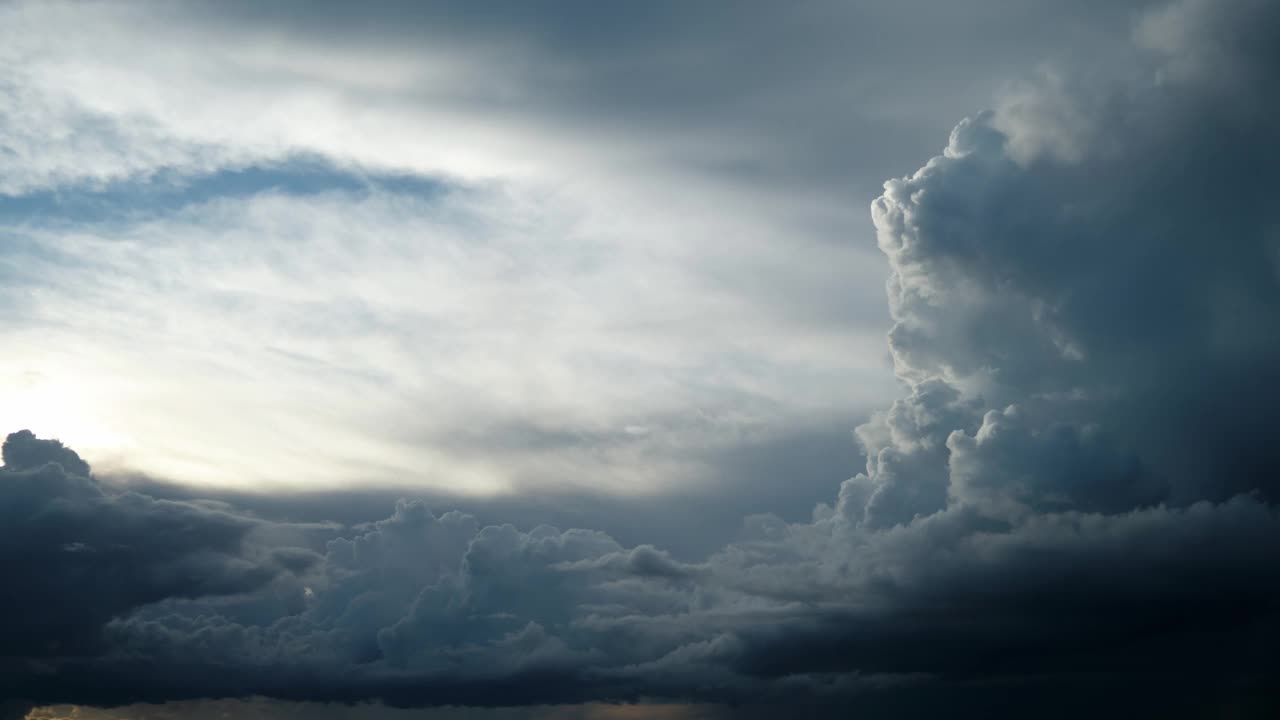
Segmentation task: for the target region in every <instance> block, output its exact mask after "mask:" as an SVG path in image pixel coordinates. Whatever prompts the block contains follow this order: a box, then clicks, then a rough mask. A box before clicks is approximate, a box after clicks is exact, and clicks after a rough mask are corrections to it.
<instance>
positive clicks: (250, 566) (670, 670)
mask: <svg viewBox="0 0 1280 720" xmlns="http://www.w3.org/2000/svg"><path fill="white" fill-rule="evenodd" d="M1278 33H1280V8H1277V6H1275V5H1273V4H1267V3H1263V2H1250V1H1248V0H1240V1H1238V2H1230V3H1210V2H1207V1H1201V0H1193V1H1189V2H1183V3H1179V4H1177V5H1174V6H1171V7H1170V8H1169V9H1167V10H1164V11H1161V12H1159V13H1157V14H1153V15H1149V16H1146V18H1145V19H1144V22H1143V23H1142V24H1140V25H1139V27H1138V31H1137V38H1138V40H1139V42H1140V44H1141V45H1142V46H1143V47H1145V48H1147V49H1149V51H1150V52H1151V56H1150V57H1149V58H1148V60H1147V62H1149V65H1148V66H1144V67H1141V68H1138V69H1137V70H1136V71H1135V72H1134V74H1133V76H1132V77H1124V78H1108V79H1105V80H1097V79H1094V80H1087V81H1079V82H1077V81H1066V80H1061V79H1052V78H1050V79H1047V80H1046V81H1045V83H1044V84H1043V85H1041V86H1038V87H1036V88H1032V89H1028V90H1026V91H1025V92H1022V93H1019V94H1016V95H1013V96H1011V97H1009V98H1008V99H1007V100H1006V102H1005V103H1003V104H1002V105H1001V106H1000V107H998V108H997V109H996V110H994V111H993V112H991V113H986V114H982V115H979V116H976V117H974V118H970V119H968V120H966V121H964V122H962V123H961V124H960V125H959V126H957V128H956V129H955V131H954V132H953V134H952V136H951V139H950V142H949V143H948V145H947V147H946V149H945V151H944V152H943V154H942V155H940V156H938V157H936V158H934V159H932V160H930V161H929V163H928V164H927V165H926V166H925V167H923V168H922V169H921V170H919V171H918V172H916V173H915V174H914V175H912V176H910V177H907V178H902V179H899V180H894V181H890V182H889V183H887V184H886V186H885V192H884V194H883V196H881V198H880V199H878V200H877V201H876V202H875V204H874V206H873V209H872V210H873V217H874V221H875V224H876V228H877V230H878V236H879V243H880V247H881V249H882V250H883V251H884V253H885V254H886V256H887V257H888V259H889V262H890V266H891V270H892V274H891V277H890V281H889V286H888V289H889V297H890V307H891V311H892V314H893V319H894V321H895V324H894V327H893V330H892V331H891V333H890V338H889V342H890V348H891V350H892V353H893V357H894V362H895V369H896V372H897V374H898V376H899V377H900V378H901V379H902V380H903V382H904V384H905V385H907V386H908V389H909V391H908V393H907V394H906V395H905V396H904V397H902V398H901V399H900V400H898V401H897V402H895V403H894V404H893V406H892V407H890V408H888V409H887V410H885V411H884V412H882V413H880V414H878V415H877V416H876V417H875V418H873V419H872V420H871V421H870V422H868V423H866V424H865V425H863V426H861V427H859V428H858V431H857V437H858V440H859V442H860V444H861V446H862V448H863V450H864V451H865V453H866V455H867V457H868V461H867V467H866V470H865V471H864V472H862V473H860V474H858V475H857V476H855V477H853V478H851V479H849V480H847V481H846V482H845V483H843V484H842V485H841V487H840V490H839V494H838V497H837V498H836V499H835V500H834V501H833V502H832V504H830V505H820V506H819V507H818V508H817V509H816V510H815V512H814V515H813V519H812V520H811V521H809V522H802V523H788V522H785V521H783V520H782V519H780V518H777V517H774V516H769V515H758V516H752V517H750V518H748V519H747V521H746V523H745V527H744V538H743V539H742V540H740V541H738V542H735V543H732V544H729V545H727V546H725V547H723V548H722V549H720V550H718V551H716V552H714V553H712V554H710V555H709V556H707V557H706V558H704V559H702V560H701V561H698V562H686V561H683V560H679V559H676V558H674V557H672V556H671V555H670V554H668V553H667V552H665V551H664V550H662V549H661V548H660V547H657V546H655V545H643V544H642V545H637V546H634V547H626V546H623V545H621V544H620V543H618V542H616V541H615V540H614V539H613V538H611V537H610V536H609V535H607V534H605V533H603V532H599V531H594V530H584V529H570V530H563V531H562V530H559V529H556V528H551V527H547V526H542V527H536V528H533V529H531V530H528V531H525V530H520V529H517V528H515V527H513V526H510V525H488V526H482V524H481V523H479V522H478V521H477V520H476V519H475V518H474V517H473V516H470V515H467V514H464V513H458V512H452V513H444V514H440V515H437V514H433V513H432V512H429V511H428V510H427V509H426V508H425V507H424V506H422V505H421V504H417V503H413V502H404V503H401V504H399V505H398V506H397V507H396V509H395V512H394V513H393V514H392V515H391V516H390V517H388V518H387V519H385V520H382V521H380V522H377V523H373V524H369V525H366V526H361V527H358V528H353V529H351V530H349V531H343V530H340V529H334V530H325V529H316V530H313V531H310V533H311V534H309V535H308V534H307V533H306V532H303V531H301V530H298V529H293V528H285V527H277V526H273V525H271V524H270V523H265V522H263V521H258V520H254V519H252V518H249V517H247V516H245V515H243V514H237V513H236V512H235V511H233V510H232V509H230V508H227V507H215V506H209V505H202V504H200V503H179V502H164V501H157V500H153V499H151V498H149V497H146V496H142V495H137V494H132V495H130V494H125V495H114V494H110V493H106V492H104V491H103V490H102V489H101V488H100V487H99V486H98V485H97V484H96V483H95V481H94V480H92V479H91V478H89V477H87V475H88V468H87V466H84V465H83V464H82V463H81V462H80V461H79V460H78V458H77V457H76V456H75V455H74V453H72V452H70V451H69V450H67V449H66V448H63V447H61V446H60V445H58V444H55V443H51V442H49V441H39V440H36V439H34V438H32V437H30V436H27V435H22V434H17V435H14V436H11V437H10V440H9V442H8V444H7V445H6V450H5V461H6V466H5V469H4V470H3V471H0V493H3V498H2V499H0V500H2V502H0V508H4V510H3V512H5V513H6V521H5V524H4V530H3V531H4V533H5V540H6V544H5V548H6V549H5V553H6V554H5V555H4V556H3V558H4V563H3V567H4V569H5V571H6V574H7V575H8V576H9V577H17V578H20V579H22V580H23V581H24V583H25V584H27V585H28V587H29V588H30V589H32V590H34V591H35V592H32V593H30V594H26V593H19V592H16V591H9V594H8V595H7V596H6V599H5V607H4V608H3V609H4V610H5V612H4V613H3V615H2V616H0V617H2V618H3V619H0V622H4V623H6V624H7V625H6V637H16V638H19V639H18V640H16V641H15V642H14V643H12V647H8V646H7V647H6V648H5V651H4V655H5V658H6V659H5V662H6V664H7V665H8V667H9V668H10V672H7V673H5V674H4V676H3V679H0V696H3V695H8V696H15V697H16V696H23V697H29V698H31V699H32V700H35V701H40V702H67V701H75V702H96V703H118V702H127V701H134V700H139V699H156V700H158V699H175V698H189V697H216V696H243V695H248V694H265V695H270V696H274V697H279V698H287V699H310V700H322V701H323V700H332V701H357V700H363V699H368V698H374V697H377V698H381V699H382V700H384V701H385V702H387V703H389V704H393V705H428V704H445V703H454V704H458V703H461V704H486V705H488V704H525V703H554V702H579V701H586V700H600V699H634V698H638V697H665V698H677V699H698V700H705V701H725V702H738V703H766V702H806V703H817V704H821V703H823V702H828V701H829V702H838V703H840V706H841V707H842V708H844V709H845V710H846V711H847V710H848V708H849V707H855V708H856V707H862V708H863V709H865V710H866V711H867V712H869V713H874V712H877V711H878V712H882V713H885V714H886V715H887V716H894V717H901V716H912V715H933V714H936V713H937V712H939V711H940V709H941V708H943V707H951V708H952V709H955V708H963V709H964V710H965V711H967V712H975V713H978V712H982V713H986V714H988V715H996V714H1016V715H1018V716H1023V715H1025V714H1027V713H1034V714H1035V716H1037V717H1058V716H1063V717H1067V716H1070V717H1078V715H1079V713H1081V712H1086V711H1088V712H1094V713H1096V712H1099V708H1101V712H1103V713H1104V714H1120V713H1122V712H1129V713H1134V712H1137V713H1141V714H1157V713H1163V714H1167V715H1181V716H1187V717H1201V716H1205V715H1208V714H1211V713H1218V712H1226V711H1228V710H1235V711H1237V712H1239V713H1242V714H1244V715H1246V716H1250V715H1254V714H1256V715H1257V716H1262V714H1263V713H1265V712H1267V710H1268V709H1270V710H1275V700H1274V696H1268V695H1267V694H1266V693H1267V687H1268V683H1274V682H1276V681H1277V679H1280V664H1278V661H1277V657H1276V655H1275V653H1274V652H1273V649H1274V647H1275V643H1276V641H1277V640H1280V516H1278V515H1277V511H1276V505H1275V503H1276V501H1277V499H1278V498H1277V493H1280V480H1278V478H1280V475H1277V472H1276V468H1277V467H1278V465H1277V461H1280V456H1278V454H1280V451H1278V450H1277V449H1276V443H1275V442H1274V438H1275V434H1276V432H1277V429H1278V428H1280V406H1277V405H1276V403H1275V402H1274V397H1273V396H1274V395H1275V393H1273V392H1270V388H1272V387H1274V386H1275V385H1276V383H1277V381H1280V376H1278V375H1280V370H1278V368H1280V335H1277V333H1276V332H1275V327H1276V321H1277V320H1278V319H1280V211H1278V210H1277V207H1276V205H1275V203H1274V196H1275V189H1276V185H1275V182H1274V180H1273V179H1272V178H1271V172H1272V171H1273V169H1274V168H1275V167H1277V165H1280V163H1277V161H1278V160H1280V157H1277V153H1278V152H1280V150H1278V148H1280V142H1278V141H1280V131H1278V130H1277V128H1276V125H1275V123H1274V122H1273V120H1274V117H1275V115H1276V110H1277V109H1280V108H1277V107H1276V100H1275V98H1276V97H1280V95H1277V92H1276V91H1277V90H1280V88H1278V87H1277V74H1276V68H1277V67H1280V64H1278V63H1276V62H1275V57H1274V55H1275V48H1276V47H1280V42H1277V40H1280V36H1278ZM784 480H785V478H782V479H780V481H784ZM10 513H11V515H10ZM291 534H292V535H293V536H294V537H293V539H292V541H290V540H289V539H288V538H289V536H290V535H291ZM660 540H661V538H654V541H655V543H656V544H657V545H661V542H660ZM11 548H12V549H13V550H12V551H11ZM90 553H102V554H103V555H104V557H105V561H95V562H92V563H90V562H88V561H86V560H84V559H83V558H86V557H87V556H88V554H90ZM94 582H97V583H100V584H102V587H103V588H105V589H104V590H97V591H94V592H93V593H92V594H90V595H86V594H84V588H85V587H87V586H88V585H89V584H91V583H94ZM49 596H54V597H56V598H58V599H57V601H56V602H48V601H47V600H45V599H42V600H39V601H37V600H35V599H33V598H35V597H40V598H47V597H49ZM25 617H34V618H36V619H37V621H38V623H39V627H41V628H43V632H42V635H41V637H43V638H53V639H56V640H57V641H58V642H59V645H58V647H51V646H49V644H48V643H41V642H37V639H36V637H35V636H24V635H23V634H22V632H23V628H26V627H30V626H29V625H28V621H26V620H24V618H25ZM851 703H852V705H851ZM1102 703H1105V704H1102Z"/></svg>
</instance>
